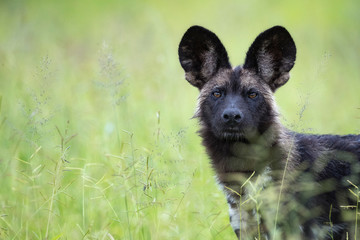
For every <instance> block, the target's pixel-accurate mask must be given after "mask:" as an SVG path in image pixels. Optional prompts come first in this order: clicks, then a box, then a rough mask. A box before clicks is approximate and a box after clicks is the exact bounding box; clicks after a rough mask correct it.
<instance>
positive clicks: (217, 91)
mask: <svg viewBox="0 0 360 240" xmlns="http://www.w3.org/2000/svg"><path fill="white" fill-rule="evenodd" d="M295 58H296V47H295V43H294V41H293V39H292V38H291V36H290V34H289V33H288V31H287V30H286V29H285V28H283V27H280V26H275V27H273V28H270V29H268V30H266V31H264V32H263V33H261V34H260V35H259V36H258V37H257V38H256V39H255V41H254V42H253V44H252V45H251V46H250V48H249V50H248V52H247V54H246V58H245V63H244V65H242V66H237V67H235V68H232V67H231V65H230V62H229V60H228V55H227V52H226V50H225V48H224V46H223V45H222V43H221V42H220V40H219V39H218V37H217V36H216V35H215V34H214V33H212V32H211V31H209V30H207V29H205V28H203V27H200V26H193V27H191V28H189V29H188V30H187V32H186V33H185V34H184V36H183V38H182V40H181V42H180V45H179V59H180V63H181V66H182V68H183V69H184V70H185V73H186V75H185V78H186V80H187V81H188V82H189V83H190V84H192V85H193V86H195V87H197V88H198V89H199V90H200V96H199V100H198V109H197V112H196V114H195V117H197V118H198V119H199V121H200V125H201V129H200V131H199V133H200V136H201V137H202V139H203V145H204V146H205V147H206V150H207V153H208V155H209V156H210V158H211V163H212V166H213V168H214V170H215V172H216V176H217V179H218V182H219V184H220V186H221V187H222V188H223V190H224V192H225V194H226V197H227V202H228V204H229V211H230V224H231V226H232V228H233V230H234V231H235V233H236V235H237V236H238V238H241V239H254V238H256V239H260V238H261V239H274V238H276V239H347V238H348V239H353V238H354V235H355V234H356V233H355V232H356V229H355V226H356V224H355V215H356V213H355V210H354V208H351V207H346V206H356V205H357V202H356V196H354V194H355V195H356V194H358V190H357V189H356V188H355V187H354V185H358V186H360V180H359V178H360V177H359V176H360V174H359V173H360V166H359V161H360V135H346V136H335V135H310V134H302V133H296V132H293V131H290V130H288V129H286V128H285V127H284V126H283V125H282V124H281V123H280V120H279V113H278V110H277V107H276V105H275V102H274V96H273V93H274V92H275V91H276V89H277V88H279V87H281V86H282V85H284V84H285V83H286V82H287V81H288V79H289V71H290V70H291V69H292V67H293V66H294V63H295ZM353 184H354V185H353ZM349 189H350V190H352V191H353V193H354V194H352V193H351V192H350V191H349ZM276 233H277V235H276ZM359 235H360V233H358V236H359ZM359 239H360V238H359Z"/></svg>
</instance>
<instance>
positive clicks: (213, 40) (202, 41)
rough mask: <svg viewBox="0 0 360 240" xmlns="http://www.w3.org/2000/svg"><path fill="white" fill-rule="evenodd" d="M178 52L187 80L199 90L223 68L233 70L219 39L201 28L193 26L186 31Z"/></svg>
mask: <svg viewBox="0 0 360 240" xmlns="http://www.w3.org/2000/svg"><path fill="white" fill-rule="evenodd" d="M178 51H179V60H180V63H181V66H182V68H183V69H184V70H185V78H186V80H187V81H188V82H189V83H190V84H192V85H193V86H195V87H197V88H199V89H201V88H202V87H203V86H204V84H205V83H206V82H208V81H209V80H210V78H211V77H212V76H214V75H215V74H216V73H217V72H218V71H219V70H220V69H221V68H231V65H230V63H229V58H228V55H227V52H226V50H225V47H224V46H223V44H222V43H221V42H220V40H219V38H218V37H217V36H216V35H215V34H214V33H213V32H211V31H209V30H207V29H205V28H203V27H200V26H192V27H190V28H189V29H188V30H187V31H186V33H185V34H184V36H183V38H182V39H181V42H180V44H179V50H178Z"/></svg>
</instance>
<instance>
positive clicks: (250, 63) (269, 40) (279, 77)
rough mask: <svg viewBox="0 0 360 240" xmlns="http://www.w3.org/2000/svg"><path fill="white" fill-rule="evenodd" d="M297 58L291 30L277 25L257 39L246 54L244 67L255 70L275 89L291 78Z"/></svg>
mask: <svg viewBox="0 0 360 240" xmlns="http://www.w3.org/2000/svg"><path fill="white" fill-rule="evenodd" d="M295 59H296V47H295V43H294V41H293V39H292V38H291V36H290V34H289V32H288V31H287V30H286V29H285V28H283V27H281V26H275V27H272V28H270V29H268V30H266V31H264V32H263V33H261V34H260V35H259V36H258V37H257V38H256V39H255V41H254V42H253V44H252V45H251V46H250V48H249V50H248V52H247V54H246V59H245V64H244V66H243V68H245V69H248V70H252V71H255V73H256V74H257V75H259V76H260V77H261V78H262V80H263V81H265V82H266V83H267V84H268V85H269V86H270V88H271V89H272V91H275V90H276V89H277V88H278V87H280V86H282V85H284V84H285V83H286V82H287V81H288V80H289V78H290V74H289V72H290V70H291V69H292V67H293V66H294V64H295Z"/></svg>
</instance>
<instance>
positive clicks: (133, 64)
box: [0, 0, 360, 240]
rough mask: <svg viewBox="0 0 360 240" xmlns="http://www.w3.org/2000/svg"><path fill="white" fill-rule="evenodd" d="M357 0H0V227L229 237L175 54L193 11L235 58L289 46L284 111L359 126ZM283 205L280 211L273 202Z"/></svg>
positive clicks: (30, 233) (68, 235)
mask: <svg viewBox="0 0 360 240" xmlns="http://www.w3.org/2000/svg"><path fill="white" fill-rule="evenodd" d="M359 9H360V2H359V1H356V0H347V1H325V0H322V1H316V2H315V1H310V0H306V1H297V2H295V1H285V0H284V1H282V0H276V1H260V0H256V1H239V0H229V1H215V0H210V1H205V0H203V1H190V0H184V1H177V2H175V1H165V0H154V1H150V0H147V1H139V0H134V1H125V0H124V1H115V0H114V1H68V0H65V1H57V2H54V1H45V0H44V1H40V0H39V1H35V0H29V1H20V0H7V1H6V0H4V1H1V2H0V178H1V180H0V239H134V240H135V239H185V240H186V239H234V236H235V235H234V234H233V232H232V229H231V227H230V225H229V222H228V212H227V211H228V210H227V204H226V200H225V198H224V196H223V194H222V192H221V191H220V190H219V189H218V188H217V186H216V183H215V180H214V177H213V172H212V170H211V168H210V165H209V162H208V159H207V156H206V155H205V153H204V149H203V148H202V147H201V143H200V139H199V137H198V136H197V134H196V129H197V121H196V120H195V119H191V117H192V115H193V113H194V110H195V105H196V99H197V94H198V92H197V90H196V89H195V88H193V87H191V86H190V85H189V84H188V83H187V82H186V81H185V80H184V77H183V76H184V73H183V71H182V69H181V67H180V64H179V62H178V57H177V46H178V43H179V41H180V39H181V37H182V34H183V33H184V32H185V31H186V29H187V28H188V27H190V26H191V25H194V24H198V25H203V26H205V27H207V28H209V29H211V30H212V31H214V32H216V33H217V34H218V36H219V37H220V38H221V40H222V42H223V43H224V45H225V46H226V48H227V49H228V52H229V56H230V60H231V61H232V63H233V64H234V65H235V64H241V63H242V62H243V59H244V57H245V53H246V51H247V49H248V47H249V46H250V44H251V42H252V41H253V40H254V39H255V37H256V36H257V34H259V33H260V32H261V31H263V30H265V29H267V28H269V27H271V26H273V25H283V26H285V27H286V28H287V29H288V30H289V31H290V33H291V34H292V36H293V38H294V40H295V43H296V44H297V47H298V55H297V62H296V64H295V67H294V69H293V71H292V78H291V79H290V81H289V83H288V84H286V85H285V86H284V87H282V88H281V89H280V90H279V91H278V92H277V93H276V98H277V102H278V104H279V107H280V109H281V113H282V115H283V123H284V124H285V125H286V126H288V127H290V128H293V129H295V130H298V131H305V132H317V133H338V134H347V133H359V132H360V119H359V118H360V94H359V89H360V42H359V39H360V15H359ZM280 214H281V213H280Z"/></svg>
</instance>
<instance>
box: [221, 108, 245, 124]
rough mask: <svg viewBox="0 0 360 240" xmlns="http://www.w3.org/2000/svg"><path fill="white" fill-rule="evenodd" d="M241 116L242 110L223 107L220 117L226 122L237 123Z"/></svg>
mask: <svg viewBox="0 0 360 240" xmlns="http://www.w3.org/2000/svg"><path fill="white" fill-rule="evenodd" d="M242 118H243V116H242V112H241V111H240V110H239V109H234V108H230V109H225V111H224V112H223V114H222V119H223V121H224V122H226V123H239V122H240V121H241V119H242Z"/></svg>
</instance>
